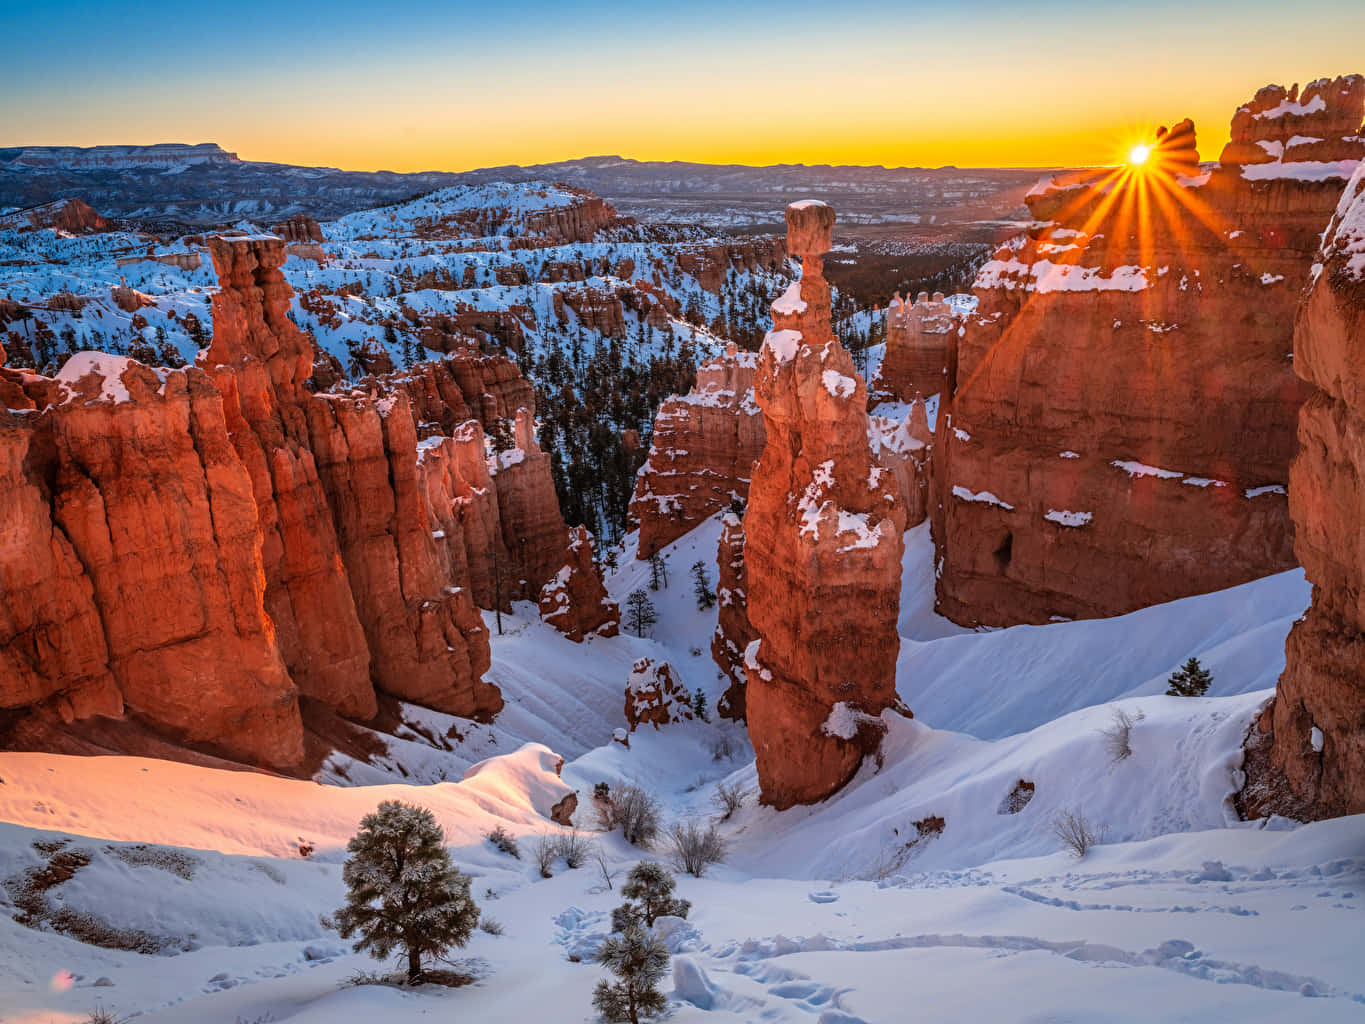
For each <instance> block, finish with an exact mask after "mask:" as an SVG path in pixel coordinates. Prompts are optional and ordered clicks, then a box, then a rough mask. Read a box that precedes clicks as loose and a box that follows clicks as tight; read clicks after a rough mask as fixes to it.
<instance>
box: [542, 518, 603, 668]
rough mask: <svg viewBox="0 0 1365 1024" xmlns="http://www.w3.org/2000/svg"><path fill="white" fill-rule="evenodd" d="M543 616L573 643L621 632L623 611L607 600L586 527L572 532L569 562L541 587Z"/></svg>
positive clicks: (570, 532) (589, 534)
mask: <svg viewBox="0 0 1365 1024" xmlns="http://www.w3.org/2000/svg"><path fill="white" fill-rule="evenodd" d="M540 617H541V619H542V621H544V622H547V623H549V624H550V625H551V626H554V628H555V629H557V630H559V631H560V632H561V633H563V634H564V635H565V636H566V637H568V638H569V639H570V640H572V641H573V642H574V643H582V642H583V638H584V637H585V636H592V635H596V636H615V635H616V634H617V633H618V632H619V631H620V626H621V610H620V608H619V607H618V606H617V604H616V602H615V601H612V600H609V599H608V598H607V588H606V587H604V586H603V585H602V574H601V573H600V572H599V571H598V568H597V562H596V561H595V560H594V558H593V544H592V534H591V533H590V532H588V528H587V527H586V526H575V527H574V528H573V529H572V530H570V531H569V559H568V561H567V562H565V563H564V565H562V566H561V567H560V569H559V571H558V572H557V573H555V574H554V575H553V576H552V577H550V581H549V582H548V583H546V584H545V586H544V587H542V588H541V590H540Z"/></svg>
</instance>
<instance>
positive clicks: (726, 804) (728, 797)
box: [711, 782, 747, 821]
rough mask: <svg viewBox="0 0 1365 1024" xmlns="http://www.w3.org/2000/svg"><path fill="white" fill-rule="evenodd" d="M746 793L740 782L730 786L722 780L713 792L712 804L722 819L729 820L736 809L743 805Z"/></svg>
mask: <svg viewBox="0 0 1365 1024" xmlns="http://www.w3.org/2000/svg"><path fill="white" fill-rule="evenodd" d="M746 795H747V794H746V793H745V792H744V790H743V789H741V788H740V785H739V783H738V782H736V783H734V784H733V785H729V786H727V785H726V784H725V783H723V782H722V783H721V784H720V785H718V786H717V787H716V791H715V792H714V793H712V794H711V804H712V806H713V807H715V809H716V813H717V814H719V815H720V820H721V821H729V820H730V817H731V816H732V815H733V814H734V813H735V811H737V810H739V809H740V807H741V806H743V804H744V797H745V796H746Z"/></svg>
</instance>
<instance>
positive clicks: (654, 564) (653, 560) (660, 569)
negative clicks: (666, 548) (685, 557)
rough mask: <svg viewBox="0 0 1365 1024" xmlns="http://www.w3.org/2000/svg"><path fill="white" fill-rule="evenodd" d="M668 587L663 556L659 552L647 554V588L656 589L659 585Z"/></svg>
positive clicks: (666, 569)
mask: <svg viewBox="0 0 1365 1024" xmlns="http://www.w3.org/2000/svg"><path fill="white" fill-rule="evenodd" d="M661 586H662V587H664V588H665V589H667V587H668V566H666V565H664V560H663V557H662V556H661V555H660V554H659V552H657V551H656V552H654V554H652V555H650V556H649V589H650V590H658V589H659V587H661Z"/></svg>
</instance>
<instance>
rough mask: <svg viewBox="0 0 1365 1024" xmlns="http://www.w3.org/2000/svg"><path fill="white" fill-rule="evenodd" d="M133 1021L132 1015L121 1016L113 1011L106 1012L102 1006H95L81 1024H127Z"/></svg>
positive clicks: (121, 1014)
mask: <svg viewBox="0 0 1365 1024" xmlns="http://www.w3.org/2000/svg"><path fill="white" fill-rule="evenodd" d="M132 1019H133V1015H132V1014H123V1013H119V1012H117V1011H115V1010H107V1009H105V1008H104V1006H102V1005H101V1006H96V1007H95V1008H94V1009H93V1010H91V1011H90V1013H89V1014H88V1015H87V1016H86V1018H85V1020H83V1021H82V1022H81V1024H128V1021H130V1020H132Z"/></svg>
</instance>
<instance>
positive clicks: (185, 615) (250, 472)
mask: <svg viewBox="0 0 1365 1024" xmlns="http://www.w3.org/2000/svg"><path fill="white" fill-rule="evenodd" d="M209 246H210V250H211V253H212V255H213V258H214V263H215V267H216V268H217V270H218V273H219V279H220V290H219V291H218V293H217V294H216V295H215V296H214V299H213V315H214V331H213V341H212V344H211V346H210V347H209V348H208V349H207V350H206V351H205V352H203V353H201V355H200V359H199V363H198V365H196V366H194V367H189V368H186V369H184V370H164V369H151V368H148V367H145V366H142V365H141V364H139V363H136V362H133V361H131V360H128V359H126V358H123V357H117V356H110V355H106V354H101V353H78V354H77V355H75V356H73V357H72V358H71V359H70V360H69V361H68V362H67V363H66V364H65V366H64V367H63V369H62V372H61V373H60V374H59V375H58V377H57V378H45V377H40V376H37V375H34V374H32V373H25V372H21V371H14V370H7V369H0V397H3V399H4V402H3V403H0V404H2V405H3V406H4V409H3V411H0V488H3V491H0V493H3V494H4V495H5V497H6V502H7V508H9V509H10V510H11V511H10V514H9V515H7V516H6V517H5V525H4V527H3V528H0V581H3V582H0V587H3V591H4V595H3V596H4V601H3V608H4V611H3V615H0V709H3V710H4V711H6V714H5V726H6V730H7V734H8V735H9V736H11V737H13V736H15V735H18V734H20V733H23V732H24V723H25V722H28V721H33V722H39V721H43V722H48V723H51V722H61V721H68V722H69V721H73V720H76V719H82V718H86V717H88V716H92V715H98V716H106V717H108V718H113V719H116V718H118V717H119V716H120V715H122V716H124V719H125V720H126V721H127V722H128V723H129V729H130V730H136V731H137V732H138V735H139V736H140V737H142V738H141V739H140V740H139V742H140V743H142V744H143V745H144V746H145V744H146V743H147V742H150V741H148V740H147V739H146V736H147V735H148V733H147V730H150V731H151V733H155V734H157V735H159V736H162V737H165V738H166V739H168V740H170V741H171V742H172V743H173V744H184V745H185V746H188V747H194V748H197V749H201V750H207V751H209V752H212V753H217V754H220V755H222V756H224V757H227V758H229V759H231V760H235V761H245V762H249V763H253V764H260V765H268V766H270V767H274V768H278V769H283V770H289V771H292V770H297V769H298V768H299V767H300V765H301V763H302V758H303V724H302V721H301V718H300V710H299V707H300V697H304V698H309V699H311V700H313V701H315V702H317V704H318V705H319V706H325V707H326V708H328V709H330V713H332V714H340V715H343V716H345V717H349V718H353V719H366V718H369V717H370V716H373V715H374V714H375V711H376V708H377V699H376V691H379V692H381V693H385V694H388V695H391V696H393V697H398V698H402V699H406V700H410V701H413V702H416V703H419V704H423V705H426V706H429V707H433V708H437V709H440V710H444V711H447V712H449V713H452V714H457V715H463V716H468V717H476V718H486V717H488V716H490V715H492V714H493V713H495V712H496V711H497V710H498V709H499V708H500V707H501V704H502V701H501V696H500V695H499V693H498V691H497V688H496V687H494V686H492V685H490V684H488V683H486V682H484V681H483V680H482V678H481V677H482V675H483V673H484V672H485V671H486V669H487V668H488V663H489V649H488V636H487V631H486V629H485V628H484V626H483V622H482V618H481V616H480V615H479V613H478V610H477V608H476V606H475V600H474V597H475V593H476V592H479V591H482V592H484V593H485V594H486V596H487V597H488V598H489V600H491V599H492V593H491V590H492V586H491V583H490V582H489V581H490V578H491V577H492V575H493V572H492V570H491V569H490V568H489V566H488V563H489V562H490V561H491V560H492V558H493V557H494V555H495V553H500V554H501V556H502V557H504V558H505V564H506V567H507V568H508V570H509V571H510V572H511V573H512V574H513V575H514V576H515V577H516V579H517V581H518V582H519V584H520V585H521V586H522V587H523V588H524V589H523V590H522V591H519V592H517V593H520V594H521V595H522V596H534V594H535V593H537V592H538V591H539V589H540V584H541V583H542V582H543V581H544V580H545V579H546V578H548V577H549V575H550V573H551V572H552V571H553V570H554V569H555V568H557V567H558V565H559V564H560V563H561V562H562V561H563V558H564V549H565V542H566V536H565V528H564V526H563V522H562V520H560V519H559V514H558V504H557V502H556V500H555V495H554V490H553V483H552V481H551V479H550V474H549V466H548V456H545V455H544V454H543V453H541V452H540V451H539V450H538V448H537V447H536V445H535V439H534V436H533V433H532V421H531V418H530V413H529V411H528V410H526V409H524V408H523V409H520V410H519V411H517V413H516V415H517V422H516V427H515V438H514V440H515V442H516V444H517V445H518V446H519V447H517V448H515V449H512V450H511V451H508V452H504V453H502V455H501V456H499V457H498V459H497V460H496V462H495V466H494V467H490V465H489V461H490V460H488V459H487V458H486V453H485V451H484V439H483V432H482V429H481V427H480V423H479V420H478V419H477V418H470V419H467V420H465V421H464V422H463V424H460V425H458V426H457V427H456V429H455V430H453V431H452V435H453V436H447V437H439V436H435V434H434V429H433V427H432V425H433V424H436V423H439V424H442V425H444V423H445V422H447V420H448V416H446V415H437V414H436V413H435V411H434V410H435V407H436V405H437V404H438V402H439V396H440V395H441V394H442V393H443V392H442V388H443V387H444V388H445V391H444V393H445V394H449V395H451V396H452V398H453V397H454V396H455V395H458V396H459V397H460V399H461V401H462V402H463V406H462V408H461V409H460V410H459V411H460V412H461V413H462V414H468V413H470V412H472V411H473V410H472V409H471V408H470V405H471V403H472V404H474V405H477V406H478V407H479V412H480V414H486V415H489V416H493V417H498V416H500V414H502V413H505V412H506V411H507V409H506V406H505V405H504V404H502V403H503V402H504V401H505V400H510V399H511V398H513V397H514V396H516V395H518V394H520V393H521V390H522V388H521V387H520V386H517V385H516V384H515V383H514V382H513V381H511V379H510V377H509V376H508V375H506V374H505V373H503V372H502V369H501V368H500V367H493V366H492V365H491V364H489V365H479V364H478V363H477V361H474V362H475V363H476V365H475V366H473V367H472V368H463V369H462V368H460V367H458V366H456V365H455V364H456V363H458V360H447V361H445V363H443V369H442V370H441V371H433V372H432V374H431V375H429V376H424V375H422V374H413V375H408V377H407V378H406V379H405V380H404V381H401V382H400V381H397V380H391V379H382V380H374V379H371V380H368V381H367V382H365V383H364V386H363V387H362V388H357V389H354V390H348V391H346V392H344V393H342V394H330V393H324V394H315V393H313V392H312V391H310V390H308V388H307V387H306V386H305V384H306V383H307V382H308V380H309V377H310V375H311V374H312V373H313V371H314V350H313V345H312V343H311V340H310V339H309V338H308V337H307V336H306V335H303V334H302V333H301V332H299V331H298V330H297V328H295V327H294V325H293V324H292V323H291V322H290V320H289V318H288V311H289V306H290V298H291V293H290V290H289V288H288V286H287V285H286V284H285V282H284V279H283V277H282V275H281V273H280V266H281V264H282V263H283V261H284V258H285V250H284V243H283V242H282V241H280V240H279V239H276V238H273V237H269V236H258V237H228V238H215V239H211V240H210V242H209ZM484 371H488V372H487V373H485V372H484ZM410 394H416V395H419V396H420V399H421V405H422V408H423V409H425V410H427V411H429V412H431V413H432V416H433V419H432V420H431V421H423V422H424V423H425V424H426V425H427V428H428V429H427V431H424V432H426V433H428V436H427V437H426V439H425V440H423V441H422V443H421V444H419V438H418V432H419V425H418V420H417V419H416V417H415V416H414V414H413V405H414V402H413V401H412V400H410V398H409V395H410ZM16 410H17V411H16ZM461 428H464V429H461ZM491 468H497V470H498V477H499V479H498V481H497V483H496V484H495V483H494V482H493V476H492V473H491V472H490V469H491ZM447 538H452V539H451V540H450V542H448V543H447V542H445V541H446V540H447ZM454 538H458V550H457V545H456V543H455V540H454ZM523 538H525V541H524V543H523ZM522 580H524V581H525V582H524V583H521V582H520V581H522ZM509 596H510V595H509ZM44 728H46V727H44ZM99 733H100V735H99V739H98V742H97V743H96V744H95V745H96V746H97V747H98V748H99V749H103V750H109V749H117V742H118V741H117V738H116V736H117V730H112V731H111V730H108V729H103V728H102V729H100V730H99ZM29 734H44V735H49V736H50V735H51V732H50V729H49V730H48V731H47V732H46V733H44V731H43V728H36V729H33V730H29ZM129 735H130V736H131V735H132V733H131V732H130V734H129ZM111 736H112V737H114V738H111ZM158 742H160V741H158Z"/></svg>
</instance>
